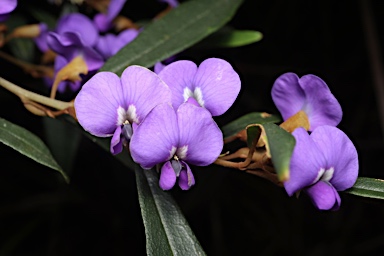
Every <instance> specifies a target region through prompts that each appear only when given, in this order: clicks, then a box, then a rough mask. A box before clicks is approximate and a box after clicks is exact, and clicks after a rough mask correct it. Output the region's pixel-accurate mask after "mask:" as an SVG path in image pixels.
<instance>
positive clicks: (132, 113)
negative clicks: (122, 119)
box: [127, 104, 139, 124]
mask: <svg viewBox="0 0 384 256" xmlns="http://www.w3.org/2000/svg"><path fill="white" fill-rule="evenodd" d="M127 116H128V120H129V121H131V123H133V122H135V123H137V124H138V123H139V119H138V118H137V114H136V107H135V105H132V104H131V105H129V107H128V110H127Z"/></svg>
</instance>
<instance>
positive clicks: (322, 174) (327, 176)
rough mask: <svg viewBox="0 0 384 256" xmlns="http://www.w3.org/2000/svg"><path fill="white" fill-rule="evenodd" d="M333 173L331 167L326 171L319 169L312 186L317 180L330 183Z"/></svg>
mask: <svg viewBox="0 0 384 256" xmlns="http://www.w3.org/2000/svg"><path fill="white" fill-rule="evenodd" d="M334 171H335V170H334V169H333V167H331V168H329V169H327V170H325V169H324V168H320V170H319V172H318V173H317V177H316V179H314V181H313V182H312V184H315V183H316V182H318V181H319V180H321V181H326V182H328V181H330V180H331V179H332V177H333V173H334Z"/></svg>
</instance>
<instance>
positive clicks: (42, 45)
mask: <svg viewBox="0 0 384 256" xmlns="http://www.w3.org/2000/svg"><path fill="white" fill-rule="evenodd" d="M39 29H40V34H39V35H38V36H37V37H35V38H34V39H33V40H34V41H35V44H36V46H37V48H39V50H40V51H41V52H46V51H48V50H49V47H48V43H47V36H48V33H49V29H48V26H47V24H45V23H40V24H39Z"/></svg>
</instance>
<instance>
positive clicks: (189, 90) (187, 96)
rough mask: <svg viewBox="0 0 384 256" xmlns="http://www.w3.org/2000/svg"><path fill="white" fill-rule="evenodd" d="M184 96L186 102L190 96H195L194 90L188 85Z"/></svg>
mask: <svg viewBox="0 0 384 256" xmlns="http://www.w3.org/2000/svg"><path fill="white" fill-rule="evenodd" d="M183 97H184V102H186V101H187V100H188V99H189V97H193V92H192V91H191V89H189V88H188V87H185V88H184V92H183Z"/></svg>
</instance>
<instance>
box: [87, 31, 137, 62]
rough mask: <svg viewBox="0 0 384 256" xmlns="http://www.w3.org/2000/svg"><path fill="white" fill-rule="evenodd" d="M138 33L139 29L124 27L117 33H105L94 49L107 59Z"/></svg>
mask: <svg viewBox="0 0 384 256" xmlns="http://www.w3.org/2000/svg"><path fill="white" fill-rule="evenodd" d="M138 34H139V31H137V30H136V29H126V30H123V31H122V32H120V34H118V35H114V34H106V35H105V36H103V37H100V38H99V41H98V42H97V44H96V46H95V49H96V50H97V51H98V52H99V53H100V54H101V55H102V56H103V58H104V59H108V58H110V57H112V56H113V55H115V54H116V53H117V52H118V51H119V50H120V49H121V48H123V47H124V46H125V45H127V44H128V43H130V42H131V41H132V40H133V39H135V38H136V37H137V35H138Z"/></svg>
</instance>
